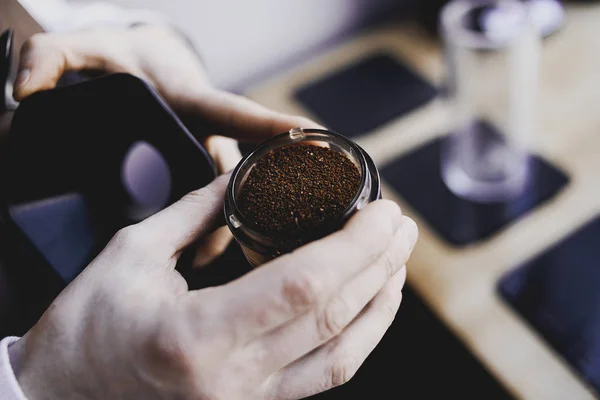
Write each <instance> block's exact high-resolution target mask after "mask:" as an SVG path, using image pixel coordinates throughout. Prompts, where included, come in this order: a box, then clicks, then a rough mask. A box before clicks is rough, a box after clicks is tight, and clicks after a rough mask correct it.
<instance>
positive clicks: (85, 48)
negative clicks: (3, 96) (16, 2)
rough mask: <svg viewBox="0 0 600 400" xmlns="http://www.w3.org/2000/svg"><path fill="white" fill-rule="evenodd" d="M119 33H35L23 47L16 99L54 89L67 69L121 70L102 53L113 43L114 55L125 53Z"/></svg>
mask: <svg viewBox="0 0 600 400" xmlns="http://www.w3.org/2000/svg"><path fill="white" fill-rule="evenodd" d="M115 35H116V34H115V33H113V32H104V31H101V30H97V31H85V32H77V33H40V34H36V35H34V36H32V37H31V38H29V39H28V40H27V41H26V42H25V43H24V44H23V46H22V47H21V52H20V57H19V67H18V75H17V79H16V81H15V85H14V91H13V96H14V98H15V100H17V101H22V100H23V99H24V98H26V97H27V96H29V95H31V94H33V93H35V92H37V91H40V90H46V89H52V88H54V87H55V86H56V84H57V83H58V80H59V79H60V78H61V76H62V75H63V74H65V73H66V72H70V71H73V72H75V71H82V70H86V69H89V70H95V69H106V68H107V67H108V68H110V69H111V70H112V69H116V70H118V69H119V68H118V67H117V66H116V65H113V64H115V63H114V62H112V63H111V62H110V60H109V58H107V57H103V56H102V52H106V48H107V47H108V45H109V44H110V48H111V49H112V52H111V53H112V58H119V57H117V55H122V54H123V53H124V51H123V48H122V47H123V46H122V45H121V44H120V42H119V41H118V40H117V39H118V38H117V37H116V36H115ZM121 58H123V57H121ZM115 72H116V71H115Z"/></svg>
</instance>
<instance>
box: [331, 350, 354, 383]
mask: <svg viewBox="0 0 600 400" xmlns="http://www.w3.org/2000/svg"><path fill="white" fill-rule="evenodd" d="M359 367H360V362H359V361H358V360H357V359H356V357H352V356H346V357H340V358H338V359H336V360H334V361H333V363H332V364H331V367H330V368H329V385H330V387H332V388H333V387H337V386H341V385H343V384H345V383H348V381H350V379H352V378H353V377H354V375H355V374H356V372H357V371H358V368H359Z"/></svg>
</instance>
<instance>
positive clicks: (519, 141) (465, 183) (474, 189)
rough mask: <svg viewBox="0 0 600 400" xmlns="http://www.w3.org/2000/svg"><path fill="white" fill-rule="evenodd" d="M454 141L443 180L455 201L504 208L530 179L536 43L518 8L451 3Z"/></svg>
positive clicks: (448, 41)
mask: <svg viewBox="0 0 600 400" xmlns="http://www.w3.org/2000/svg"><path fill="white" fill-rule="evenodd" d="M440 28H441V29H440V32H441V33H442V38H443V40H444V45H445V56H446V71H447V77H446V78H447V79H446V87H445V92H444V98H445V101H446V102H447V105H448V106H449V108H450V117H451V134H450V135H449V136H448V138H447V140H444V141H443V145H442V150H441V174H442V179H443V180H444V182H445V184H446V185H447V186H448V188H449V189H450V190H451V191H452V192H453V193H455V194H456V195H457V196H459V197H462V198H465V199H468V200H471V201H475V202H503V201H509V200H510V199H512V198H514V197H516V196H519V195H520V194H521V193H522V192H523V190H524V188H525V186H526V184H527V180H528V178H529V175H530V174H529V172H530V171H529V146H530V139H531V137H532V135H533V134H534V132H535V129H536V128H535V125H536V124H535V100H536V91H537V80H538V65H539V52H540V41H541V36H540V34H539V30H537V29H536V28H535V24H534V23H533V19H532V17H531V15H530V8H529V7H527V6H526V5H525V4H524V3H522V2H521V1H518V0H494V1H492V0H480V1H477V0H471V1H465V0H462V1H452V2H450V3H448V4H446V6H445V7H444V8H443V10H442V12H441V16H440Z"/></svg>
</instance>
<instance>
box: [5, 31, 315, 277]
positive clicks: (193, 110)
mask: <svg viewBox="0 0 600 400" xmlns="http://www.w3.org/2000/svg"><path fill="white" fill-rule="evenodd" d="M82 70H94V71H98V70H99V71H103V72H108V73H116V72H127V73H130V74H133V75H136V76H138V77H140V78H142V79H144V80H145V81H146V82H148V83H149V84H150V85H152V86H153V87H154V88H155V89H156V90H157V91H158V92H159V93H160V94H161V95H162V97H163V98H164V99H165V100H166V101H167V103H169V105H170V106H171V107H172V108H173V109H174V111H175V112H177V113H178V114H179V116H180V117H181V118H182V120H183V121H184V123H186V125H188V127H190V129H191V131H192V133H194V132H198V131H200V132H204V133H208V134H209V135H208V136H206V137H204V138H199V139H201V140H203V144H204V146H205V147H206V149H207V150H208V152H209V153H210V154H211V156H212V157H213V159H214V160H215V164H216V166H217V169H218V171H219V173H220V174H222V173H225V172H228V171H230V170H232V169H233V168H234V167H235V166H236V165H237V163H238V162H239V160H240V158H241V154H240V151H239V149H238V146H237V141H236V140H242V141H249V142H258V141H262V140H263V139H266V138H268V137H271V136H273V135H275V134H278V133H281V132H285V131H287V130H289V129H291V128H294V127H297V126H301V127H305V128H309V127H318V125H317V124H315V123H314V122H312V121H310V120H308V119H306V118H303V117H297V116H290V115H285V114H281V113H277V112H275V111H272V110H269V109H267V108H265V107H263V106H261V105H259V104H257V103H255V102H253V101H251V100H249V99H247V98H244V97H242V96H238V95H235V94H232V93H228V92H225V91H222V90H219V89H217V88H215V87H213V86H212V85H211V83H210V81H209V79H208V77H207V74H206V71H205V69H204V67H203V65H202V63H201V62H200V60H199V58H198V56H197V55H196V53H195V52H194V50H193V49H192V48H191V47H190V46H189V45H188V43H187V42H186V41H185V40H184V39H183V38H182V37H181V36H180V35H179V34H178V33H177V32H176V31H174V30H173V29H171V28H170V27H168V26H166V25H140V26H137V27H134V28H128V29H114V28H113V29H93V30H87V31H80V32H75V33H42V34H38V35H35V36H33V37H32V38H30V39H29V40H28V41H27V42H26V43H25V44H24V45H23V47H22V49H21V56H20V61H19V73H18V78H17V81H16V83H15V89H14V96H15V98H16V99H17V100H19V101H20V100H23V99H24V98H25V97H27V96H29V95H31V94H32V93H34V92H37V91H40V90H44V89H51V88H53V87H55V86H56V84H57V82H58V80H59V79H60V77H61V76H62V75H63V74H65V73H66V72H72V71H82ZM199 124H200V125H201V126H199ZM198 126H199V129H197V130H194V128H195V127H198ZM231 239H232V235H231V232H230V231H229V230H228V229H227V228H226V227H223V228H221V229H219V230H217V231H215V232H214V233H212V234H211V235H209V236H207V237H205V238H204V239H203V240H202V243H200V244H199V247H198V250H197V253H196V254H197V256H196V259H195V261H194V264H195V265H196V266H203V265H206V264H208V263H210V262H211V261H212V260H214V259H215V258H216V257H217V256H218V255H220V254H221V253H222V252H223V251H224V250H225V248H226V247H227V246H228V245H229V243H230V242H231Z"/></svg>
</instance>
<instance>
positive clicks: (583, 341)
mask: <svg viewBox="0 0 600 400" xmlns="http://www.w3.org/2000/svg"><path fill="white" fill-rule="evenodd" d="M599 260H600V218H597V219H595V220H593V221H592V222H589V223H588V224H586V225H585V226H583V227H582V228H580V229H579V230H577V231H576V232H575V233H573V234H572V235H570V236H569V237H567V238H565V239H563V240H562V241H561V242H559V243H558V244H556V245H554V246H553V247H551V248H550V249H549V250H547V251H545V252H543V253H542V254H540V255H538V256H536V257H534V258H533V259H532V260H529V261H527V262H525V263H524V264H523V265H521V266H519V267H518V268H516V269H514V270H513V271H511V272H510V273H508V274H507V275H506V276H504V277H503V278H502V279H501V281H500V282H499V284H498V288H499V291H500V294H501V296H502V297H503V298H504V299H505V300H506V301H507V302H508V303H509V304H510V305H511V307H512V308H513V309H514V310H515V311H516V312H517V313H519V314H520V315H521V316H522V317H523V318H524V319H525V320H526V321H527V323H528V324H530V326H532V327H533V328H534V329H535V330H536V331H537V332H538V333H539V334H540V335H541V336H542V337H544V339H545V340H546V341H547V342H548V343H549V344H550V346H552V347H553V348H554V349H555V350H556V351H557V352H558V353H560V354H561V355H562V356H563V357H564V358H565V359H566V360H567V361H568V362H569V363H570V364H571V366H572V367H573V368H574V369H575V370H577V371H578V372H579V373H580V374H581V376H582V377H583V378H584V379H585V380H587V382H589V384H590V385H591V386H593V387H594V388H595V389H596V390H597V391H599V392H600V264H599V262H600V261H599Z"/></svg>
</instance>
